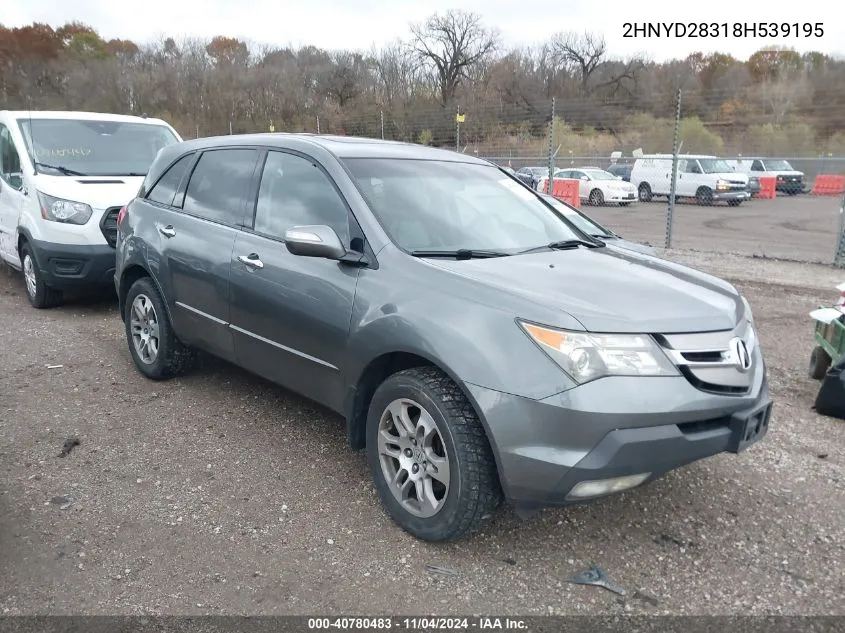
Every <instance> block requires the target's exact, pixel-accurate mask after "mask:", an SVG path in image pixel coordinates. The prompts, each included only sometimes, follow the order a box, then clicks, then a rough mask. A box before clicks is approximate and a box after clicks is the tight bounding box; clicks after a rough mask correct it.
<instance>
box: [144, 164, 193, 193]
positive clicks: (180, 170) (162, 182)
mask: <svg viewBox="0 0 845 633" xmlns="http://www.w3.org/2000/svg"><path fill="white" fill-rule="evenodd" d="M192 158H193V156H192V155H191V154H189V155H188V156H183V157H182V158H180V159H179V160H177V161H176V162H175V163H174V164H173V165H172V166H171V167H170V169H168V170H167V171H166V172H165V173H164V176H162V177H161V178H160V179H159V181H158V182H157V183H156V184H155V186H154V187H153V188H152V191H150V193H149V194H148V195H147V199H148V200H152V201H153V202H160V203H161V204H167V205H169V204H172V203H173V195H174V194H175V193H176V190H177V189H178V188H179V183H180V182H182V177H183V176H184V175H185V171H187V169H188V166H189V165H190V164H191V159H192Z"/></svg>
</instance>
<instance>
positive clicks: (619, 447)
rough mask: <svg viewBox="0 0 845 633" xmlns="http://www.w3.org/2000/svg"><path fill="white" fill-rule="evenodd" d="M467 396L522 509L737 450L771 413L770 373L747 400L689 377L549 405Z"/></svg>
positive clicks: (584, 390) (606, 387)
mask: <svg viewBox="0 0 845 633" xmlns="http://www.w3.org/2000/svg"><path fill="white" fill-rule="evenodd" d="M760 363H761V365H762V359H760ZM468 390H469V392H470V395H471V396H472V398H473V400H474V401H475V403H476V405H477V410H478V411H479V413H480V414H481V416H482V418H483V420H484V423H485V425H486V427H487V431H488V437H489V438H490V442H491V445H492V447H493V450H494V453H495V455H496V460H497V466H498V469H499V477H500V481H501V484H502V488H503V490H504V493H505V496H506V498H507V499H508V500H509V501H510V502H511V503H512V504H513V505H515V506H517V507H518V508H523V509H538V508H542V507H546V506H559V505H569V504H572V503H579V502H583V501H585V500H591V499H594V498H598V497H591V498H590V499H572V498H570V497H569V495H570V492H571V491H572V490H573V488H574V487H575V486H576V485H577V484H579V483H581V482H585V481H596V480H603V479H610V478H615V477H623V476H631V475H638V474H642V473H649V476H648V477H647V479H646V480H645V481H644V482H643V483H648V482H650V481H652V480H654V479H656V478H658V477H660V476H661V475H663V474H665V473H667V472H668V471H671V470H674V469H676V468H678V467H680V466H684V465H686V464H689V463H691V462H694V461H697V460H699V459H703V458H705V457H710V456H712V455H716V454H718V453H723V452H734V453H738V452H741V451H743V450H745V449H746V448H747V447H748V446H750V445H752V444H754V443H756V442H758V441H759V440H761V439H762V438H763V437H764V436H765V435H766V432H767V431H768V426H769V419H770V416H771V410H772V401H771V399H770V397H769V390H768V383H767V380H766V377H765V368H762V369H760V370H759V373H758V375H757V376H756V377H755V381H754V385H753V387H752V389H751V391H750V393H749V395H747V396H728V395H716V394H710V393H706V392H704V391H700V390H698V389H696V388H695V387H693V386H692V385H691V384H690V383H689V382H688V381H687V380H686V379H685V378H683V377H673V378H628V377H613V378H603V379H600V380H596V381H594V382H591V383H587V384H585V385H581V386H580V387H576V388H575V389H572V390H570V391H566V392H563V393H560V394H557V395H555V396H551V397H549V398H546V399H544V400H531V399H528V398H522V397H519V396H514V395H510V394H505V393H501V392H497V391H493V390H490V389H486V388H483V387H479V386H476V385H468ZM602 496H604V495H602Z"/></svg>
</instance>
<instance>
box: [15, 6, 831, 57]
mask: <svg viewBox="0 0 845 633" xmlns="http://www.w3.org/2000/svg"><path fill="white" fill-rule="evenodd" d="M836 5H837V3H836V2H834V1H833V0H803V1H802V2H799V3H796V2H795V1H794V0H789V1H788V2H787V1H786V0H766V1H765V2H761V3H759V4H758V3H754V2H751V1H750V0H743V1H739V2H737V1H736V0H698V1H697V2H686V3H681V2H675V1H672V2H667V3H665V4H662V3H656V2H651V3H646V2H642V1H640V2H633V1H631V0H597V1H586V0H532V1H530V2H519V1H518V0H461V1H460V2H458V0H381V1H376V0H296V1H294V2H291V1H290V0H143V2H139V3H132V4H129V3H123V2H119V1H115V0H73V1H72V2H69V1H68V0H24V1H15V0H0V9H1V10H0V21H2V23H3V24H5V25H6V26H21V25H24V24H30V23H32V22H33V21H37V22H46V23H48V24H50V25H52V26H57V25H60V24H63V23H65V22H68V21H73V20H78V21H81V22H85V23H86V24H89V25H91V26H93V27H94V28H95V29H97V31H99V32H100V34H101V35H102V36H103V37H105V38H107V39H110V38H122V39H131V40H134V41H136V42H144V41H149V40H152V39H156V38H157V37H159V36H162V35H168V36H173V37H176V38H178V37H183V36H194V37H205V38H208V37H212V36H214V35H227V36H231V37H238V38H240V39H244V40H247V41H250V42H261V43H266V44H274V45H281V46H284V45H289V44H292V45H294V46H296V45H301V44H313V45H315V46H319V47H321V48H354V49H369V48H370V47H371V46H372V45H373V44H381V43H384V42H386V41H390V40H394V39H396V38H397V37H405V36H406V35H407V33H408V23H409V22H416V21H420V20H422V19H424V18H425V17H427V16H428V15H430V14H431V13H433V12H435V11H445V10H447V9H450V8H461V9H463V10H465V11H474V12H476V13H478V14H480V15H481V16H482V17H483V18H484V21H485V23H486V24H487V25H488V26H489V27H493V28H496V29H498V30H499V31H500V33H501V34H502V36H503V38H504V41H505V42H506V43H507V44H510V45H514V44H530V43H535V42H538V41H542V40H544V39H546V38H548V37H549V36H550V35H552V34H553V33H554V32H556V31H562V30H574V31H583V30H590V31H593V32H600V33H602V34H604V36H605V39H606V41H607V44H608V51H609V53H610V54H611V55H612V56H614V57H626V56H630V55H633V54H637V53H639V52H643V51H645V52H647V53H648V55H649V56H650V58H651V59H653V60H655V61H662V60H664V59H667V58H672V57H676V58H677V57H685V56H686V55H688V54H689V53H691V52H693V51H704V52H710V51H716V50H718V51H722V52H726V53H731V54H732V55H734V56H736V57H739V58H742V59H745V58H747V57H748V56H749V55H751V54H752V53H753V52H754V51H756V50H759V49H760V48H764V47H767V46H771V45H772V44H779V45H785V46H791V47H794V48H795V49H796V50H798V51H801V52H804V51H808V50H817V51H821V52H825V53H829V54H836V55H843V54H845V21H843V20H840V19H838V18H836V17H835V13H836V10H835V9H834V7H835V6H836ZM661 6H662V7H665V9H664V8H659V7H661ZM771 16H778V17H771ZM768 20H778V21H779V22H784V21H786V22H788V23H795V22H796V21H797V22H798V23H799V28H801V27H802V25H804V24H806V23H811V24H812V25H815V24H816V23H818V22H821V23H822V25H823V26H822V28H823V31H824V34H823V36H821V37H816V36H812V37H803V36H801V37H795V36H794V34H793V35H792V36H790V37H786V38H778V39H771V38H769V39H765V38H762V37H759V36H757V37H753V36H751V35H748V36H747V37H746V36H743V37H733V36H729V37H727V38H725V37H720V38H715V39H714V38H705V39H702V38H690V37H688V36H687V37H683V34H682V33H681V35H682V37H672V38H667V37H665V36H664V37H660V38H643V37H641V36H640V37H636V38H626V37H623V34H624V29H625V27H624V24H625V23H626V22H639V23H640V24H642V23H644V22H650V23H661V22H662V23H667V24H668V23H674V22H682V23H690V22H697V23H700V22H706V23H718V24H722V23H727V24H728V27H729V30H730V31H731V32H733V26H734V24H737V23H740V24H753V23H755V22H759V21H768Z"/></svg>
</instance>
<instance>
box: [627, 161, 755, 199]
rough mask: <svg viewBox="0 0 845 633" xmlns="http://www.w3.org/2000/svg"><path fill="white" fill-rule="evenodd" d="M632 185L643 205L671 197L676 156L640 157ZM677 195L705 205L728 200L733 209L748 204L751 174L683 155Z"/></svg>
mask: <svg viewBox="0 0 845 633" xmlns="http://www.w3.org/2000/svg"><path fill="white" fill-rule="evenodd" d="M631 184H632V185H633V186H635V187H636V188H637V194H638V196H639V199H640V200H641V201H642V202H650V201H651V199H652V198H653V197H654V196H669V194H670V189H671V184H672V154H652V155H650V156H640V157H638V158H637V159H636V161H635V162H634V168H633V169H632V170H631ZM675 195H676V196H677V197H679V198H695V200H696V202H698V204H701V205H710V204H713V203H714V202H716V201H719V200H724V201H725V202H727V203H728V205H730V206H732V207H736V206H739V205H740V204H741V203H742V202H743V201H744V200H748V199H749V198H750V197H751V194H750V193H749V192H748V174H744V173H742V172H739V171H736V170H734V168H733V167H731V165H730V164H728V162H727V161H725V160H724V159H723V158H718V157H717V156H703V155H692V154H681V155H679V156H678V180H677V182H676V185H675Z"/></svg>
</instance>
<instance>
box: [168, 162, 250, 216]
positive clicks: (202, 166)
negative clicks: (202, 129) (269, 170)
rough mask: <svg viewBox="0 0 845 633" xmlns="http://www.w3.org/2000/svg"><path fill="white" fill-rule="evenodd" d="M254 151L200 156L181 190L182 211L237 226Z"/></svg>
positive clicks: (242, 209)
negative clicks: (183, 198) (182, 195)
mask: <svg viewBox="0 0 845 633" xmlns="http://www.w3.org/2000/svg"><path fill="white" fill-rule="evenodd" d="M258 155H259V150H257V149H240V148H238V149H214V150H208V151H205V152H203V154H202V156H200V159H199V161H198V162H197V166H196V167H195V168H194V171H193V173H192V174H191V180H190V181H189V182H188V187H187V189H186V190H185V202H184V204H183V206H182V209H183V210H184V211H185V212H186V213H190V214H191V215H195V216H197V217H200V218H203V219H205V220H211V221H212V222H218V223H220V224H227V225H229V226H239V225H242V224H243V218H244V205H245V203H246V200H247V196H248V195H249V188H250V184H251V183H252V178H253V173H254V171H255V164H256V162H257V160H258Z"/></svg>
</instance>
